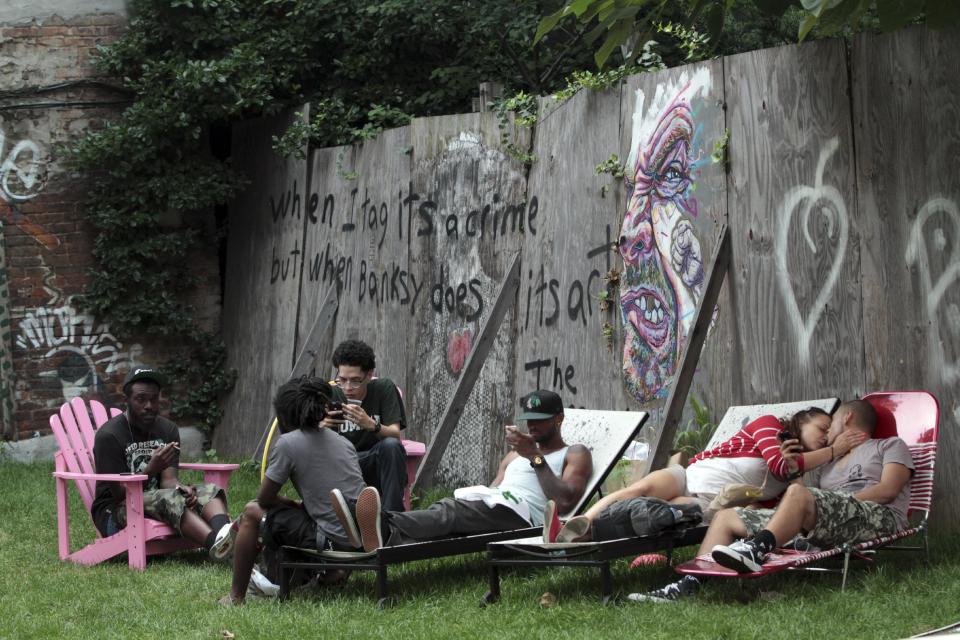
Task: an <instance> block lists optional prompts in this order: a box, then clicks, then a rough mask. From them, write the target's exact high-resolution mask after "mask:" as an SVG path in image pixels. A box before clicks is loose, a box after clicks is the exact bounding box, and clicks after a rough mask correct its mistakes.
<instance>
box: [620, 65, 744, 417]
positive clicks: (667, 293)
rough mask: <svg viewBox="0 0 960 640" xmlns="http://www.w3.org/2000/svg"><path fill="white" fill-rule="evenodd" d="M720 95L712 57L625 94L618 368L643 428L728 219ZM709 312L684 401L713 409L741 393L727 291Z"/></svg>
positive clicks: (672, 370)
mask: <svg viewBox="0 0 960 640" xmlns="http://www.w3.org/2000/svg"><path fill="white" fill-rule="evenodd" d="M723 91H724V89H723V66H722V61H720V60H715V61H710V62H704V63H701V64H697V65H691V66H687V67H682V68H679V69H670V70H667V71H661V72H658V73H647V74H642V75H638V76H633V77H630V78H628V80H627V82H626V84H625V86H624V89H623V98H622V108H621V115H620V157H621V158H623V159H624V160H625V163H626V167H627V171H626V176H625V180H626V185H627V188H626V194H625V197H624V198H623V200H622V202H621V207H620V219H621V221H622V224H621V225H619V233H618V238H619V242H620V256H618V258H619V259H620V262H621V263H622V265H623V278H622V283H621V287H620V300H619V309H618V316H619V322H618V326H617V332H616V344H617V349H616V351H617V365H618V368H619V370H621V371H622V375H623V379H624V386H625V389H626V396H627V397H628V398H629V399H630V405H632V406H642V407H644V408H645V409H647V410H648V411H650V412H651V416H652V417H651V420H650V422H649V424H650V428H651V429H659V428H660V426H661V425H662V422H663V415H662V413H663V411H662V409H663V403H664V402H665V401H666V399H667V396H668V395H669V393H670V389H671V385H672V383H673V381H674V380H675V378H676V374H677V370H678V367H679V363H680V359H681V357H682V353H683V349H684V346H685V344H686V340H687V338H688V336H689V333H690V329H691V326H690V325H691V323H692V321H693V317H694V314H695V312H696V308H697V305H698V304H699V303H700V299H701V297H702V294H703V286H704V282H703V277H704V274H705V273H706V271H707V270H708V268H709V265H708V264H706V261H708V260H709V259H710V256H711V255H712V254H713V252H714V247H715V243H716V239H717V230H718V228H719V226H720V225H721V224H723V223H725V222H726V220H727V202H726V200H727V196H726V178H725V175H724V167H723V164H722V162H714V161H713V160H712V158H711V155H712V153H713V149H714V147H715V146H716V145H722V139H723V136H724V128H725V120H724V111H723ZM651 301H653V302H652V305H653V307H652V309H653V310H652V311H651V306H650V305H651ZM658 305H659V306H658ZM661 310H664V311H663V314H662V316H661ZM717 311H718V312H717V316H716V318H715V321H714V325H713V328H712V330H711V332H710V335H709V336H708V337H707V343H706V345H705V347H704V350H703V353H702V354H701V357H700V361H699V366H698V370H697V374H696V377H695V378H694V382H693V388H692V394H693V395H695V396H696V397H697V398H698V399H699V400H700V401H702V402H705V403H706V404H707V405H708V406H710V407H713V408H714V410H715V411H718V412H719V411H722V410H723V408H724V407H726V406H727V404H729V403H730V402H731V401H732V399H733V398H734V397H735V396H737V395H739V393H738V391H737V390H736V384H735V382H734V381H735V379H736V377H737V376H732V375H730V372H731V370H735V369H734V368H733V367H732V366H731V362H732V361H734V360H735V359H734V357H733V356H732V354H733V353H735V349H736V341H735V340H734V336H735V332H734V329H735V327H734V315H733V305H732V303H731V300H730V297H729V287H727V286H726V285H724V288H723V289H722V290H721V296H720V302H719V304H718V307H717ZM648 314H649V315H650V317H649V318H647V317H646V316H647V315H648Z"/></svg>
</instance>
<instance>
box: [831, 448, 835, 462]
mask: <svg viewBox="0 0 960 640" xmlns="http://www.w3.org/2000/svg"><path fill="white" fill-rule="evenodd" d="M835 456H836V454H834V453H833V445H830V462H833V459H834V457H835Z"/></svg>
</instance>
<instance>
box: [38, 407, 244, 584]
mask: <svg viewBox="0 0 960 640" xmlns="http://www.w3.org/2000/svg"><path fill="white" fill-rule="evenodd" d="M90 413H92V414H93V421H92V422H91V420H90ZM119 414H120V411H119V410H117V409H111V410H110V416H108V415H107V410H106V409H105V408H104V406H103V405H102V404H100V403H99V402H97V401H96V400H91V401H90V410H89V411H88V410H87V405H86V403H85V402H84V401H83V398H74V399H73V400H71V401H70V402H65V403H64V404H63V406H61V407H60V412H59V413H55V414H53V415H52V416H50V427H51V428H52V429H53V435H54V436H55V437H56V439H57V444H58V445H60V451H58V452H57V453H56V455H55V462H56V470H55V471H54V472H53V477H54V478H56V483H57V533H58V536H59V542H60V559H61V560H70V561H71V562H76V563H78V564H98V563H100V562H103V561H104V560H109V559H110V558H112V557H114V556H117V555H120V554H121V553H126V554H127V562H128V564H129V565H130V568H131V569H139V570H143V569H145V568H146V566H147V556H149V555H154V554H158V553H170V552H172V551H179V550H181V549H193V548H196V547H197V546H198V545H196V544H194V543H193V542H191V541H190V540H187V539H186V538H182V537H181V536H180V534H178V533H177V532H176V530H174V529H173V528H172V527H169V526H167V525H166V524H164V523H162V522H160V521H158V520H152V519H150V518H147V517H146V516H144V514H143V481H144V480H146V479H147V476H144V475H119V474H106V473H96V472H95V471H94V466H93V439H94V436H95V435H96V429H99V428H100V427H101V426H103V424H104V423H105V422H106V421H107V420H108V419H109V418H110V417H111V416H116V415H119ZM239 466H240V465H237V464H188V463H183V462H181V463H180V468H181V469H193V470H199V471H203V472H204V481H205V482H210V483H213V484H216V485H218V486H220V487H221V488H222V489H223V490H224V491H226V490H227V482H229V480H230V474H231V473H232V472H233V470H234V469H236V468H237V467H239ZM97 480H109V481H111V482H122V483H124V484H125V485H126V486H127V499H126V501H125V503H126V508H127V526H126V528H124V529H122V530H121V531H119V532H118V533H115V534H113V535H112V536H108V537H106V538H104V537H103V536H101V535H100V533H99V532H97V539H96V540H94V541H93V542H91V543H90V544H88V545H86V546H85V547H83V548H82V549H79V550H77V551H74V552H72V553H71V552H70V510H69V507H68V505H67V485H68V484H69V482H70V481H73V482H74V483H75V484H76V487H77V491H78V492H79V493H80V499H81V501H83V506H84V507H85V508H86V510H87V513H88V514H89V513H90V505H91V504H93V497H94V491H95V487H96V482H97Z"/></svg>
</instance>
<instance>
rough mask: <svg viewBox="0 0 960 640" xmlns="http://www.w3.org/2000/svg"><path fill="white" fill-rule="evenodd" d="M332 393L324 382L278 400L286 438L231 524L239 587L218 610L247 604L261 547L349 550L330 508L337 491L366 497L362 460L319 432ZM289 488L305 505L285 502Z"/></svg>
mask: <svg viewBox="0 0 960 640" xmlns="http://www.w3.org/2000/svg"><path fill="white" fill-rule="evenodd" d="M330 396H331V390H330V385H329V384H327V383H326V382H324V381H323V380H321V379H319V378H308V377H303V378H299V379H295V380H291V381H290V382H287V383H286V384H284V385H283V386H282V387H280V389H279V390H278V391H277V395H276V397H274V399H273V406H274V409H275V410H276V414H277V421H278V423H279V426H280V431H281V432H282V434H283V435H281V436H280V438H279V440H278V441H277V443H276V445H274V448H273V450H272V451H271V453H270V463H269V465H268V467H267V470H266V473H265V476H264V479H263V482H262V483H261V485H260V491H259V492H258V493H257V498H256V500H254V501H253V502H249V503H247V505H246V507H244V509H243V514H242V515H241V516H240V518H239V519H238V520H237V521H236V522H235V523H234V524H233V527H232V528H231V535H232V536H233V538H235V542H234V558H233V582H232V584H231V586H230V593H229V595H226V596H224V597H223V598H221V599H220V604H223V605H227V606H230V605H236V604H241V603H242V602H243V599H244V596H245V595H246V593H247V585H248V584H249V582H250V575H251V572H252V570H253V564H254V561H255V560H256V557H257V552H258V549H259V548H260V546H261V544H262V545H263V546H265V547H268V548H270V549H277V548H279V547H281V546H283V545H289V546H294V547H301V548H308V549H318V550H324V549H340V548H342V549H349V548H351V547H350V545H349V544H348V543H347V537H346V534H345V532H344V530H343V527H342V526H341V524H340V521H339V520H338V519H337V516H336V513H335V512H334V510H333V508H332V507H331V504H330V491H331V490H332V489H333V488H335V487H336V488H338V489H339V490H340V491H341V492H342V493H343V495H344V496H345V497H346V498H348V499H350V500H356V499H357V498H358V496H359V495H360V491H361V489H363V487H364V484H363V475H362V474H361V473H360V465H359V464H358V462H357V452H356V450H355V449H354V448H353V445H352V444H350V441H349V440H347V439H346V438H342V437H340V436H339V435H337V433H336V432H334V431H332V430H330V429H325V428H321V427H320V426H319V425H320V422H321V421H322V420H323V419H324V418H325V417H326V407H327V403H328V402H329V401H330ZM287 480H290V481H292V482H293V486H294V487H295V488H296V490H297V493H298V494H299V495H300V498H301V499H300V500H291V499H290V498H287V497H284V496H281V495H279V492H280V489H281V487H283V485H284V484H285V483H286V482H287Z"/></svg>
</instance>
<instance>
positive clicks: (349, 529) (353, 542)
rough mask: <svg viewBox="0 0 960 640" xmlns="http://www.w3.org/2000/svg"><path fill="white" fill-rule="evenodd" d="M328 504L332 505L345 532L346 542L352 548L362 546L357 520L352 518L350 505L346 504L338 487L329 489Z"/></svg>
mask: <svg viewBox="0 0 960 640" xmlns="http://www.w3.org/2000/svg"><path fill="white" fill-rule="evenodd" d="M330 504H331V506H333V512H334V513H335V514H337V520H339V521H340V525H341V526H342V527H343V531H344V533H346V534H347V542H349V543H350V546H351V547H353V548H354V549H360V548H362V547H363V538H361V537H360V530H359V529H357V522H356V520H354V519H353V514H352V513H350V505H349V504H347V500H346V498H344V497H343V494H342V493H341V492H340V489H331V490H330Z"/></svg>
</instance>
